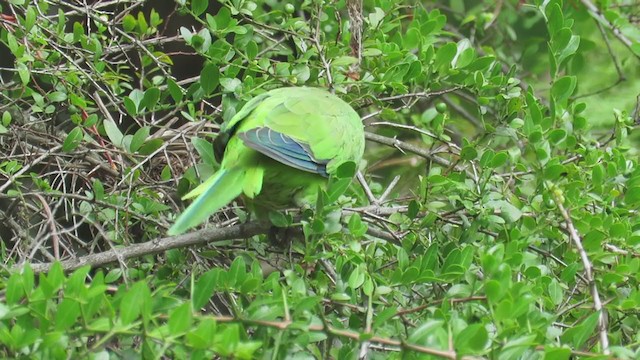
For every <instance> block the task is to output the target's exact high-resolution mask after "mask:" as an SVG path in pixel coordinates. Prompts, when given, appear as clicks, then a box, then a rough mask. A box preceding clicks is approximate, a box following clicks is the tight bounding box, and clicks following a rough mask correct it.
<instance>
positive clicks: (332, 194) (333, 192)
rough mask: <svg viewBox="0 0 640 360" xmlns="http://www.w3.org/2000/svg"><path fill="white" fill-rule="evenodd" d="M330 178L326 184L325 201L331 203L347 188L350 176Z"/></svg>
mask: <svg viewBox="0 0 640 360" xmlns="http://www.w3.org/2000/svg"><path fill="white" fill-rule="evenodd" d="M334 179H335V178H331V179H330V180H329V185H328V186H327V202H328V203H329V204H330V203H333V202H335V201H336V200H338V198H339V197H340V195H342V194H344V192H345V191H346V190H347V189H348V188H349V185H350V184H351V178H348V179H337V180H334Z"/></svg>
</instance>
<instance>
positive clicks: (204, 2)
mask: <svg viewBox="0 0 640 360" xmlns="http://www.w3.org/2000/svg"><path fill="white" fill-rule="evenodd" d="M208 6H209V0H191V11H192V12H193V14H194V15H195V16H200V15H202V13H204V12H205V11H207V7H208Z"/></svg>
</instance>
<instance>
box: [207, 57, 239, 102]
mask: <svg viewBox="0 0 640 360" xmlns="http://www.w3.org/2000/svg"><path fill="white" fill-rule="evenodd" d="M219 79H220V70H219V67H218V66H217V65H215V64H207V65H206V66H205V67H204V68H203V69H202V71H201V72H200V86H201V87H202V90H204V92H205V94H207V95H208V94H211V93H213V91H214V90H215V89H216V88H217V87H218V84H219V83H220V80H219ZM234 80H237V79H234ZM231 91H233V90H231Z"/></svg>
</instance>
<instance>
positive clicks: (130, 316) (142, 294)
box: [120, 281, 150, 326]
mask: <svg viewBox="0 0 640 360" xmlns="http://www.w3.org/2000/svg"><path fill="white" fill-rule="evenodd" d="M149 294H150V291H149V288H148V286H147V284H146V283H145V282H143V281H140V282H137V283H135V284H133V285H132V286H131V288H130V289H129V290H128V291H127V292H126V293H125V294H124V296H123V297H122V300H121V301H120V321H121V322H122V324H123V325H125V326H126V325H129V324H131V323H132V322H133V321H134V320H136V319H137V318H138V316H140V314H142V313H144V312H147V311H148V305H149V302H150V295H149ZM145 308H147V309H145Z"/></svg>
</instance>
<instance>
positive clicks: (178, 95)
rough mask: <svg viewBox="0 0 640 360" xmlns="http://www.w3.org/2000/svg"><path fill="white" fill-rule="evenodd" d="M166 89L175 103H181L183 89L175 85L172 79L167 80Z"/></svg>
mask: <svg viewBox="0 0 640 360" xmlns="http://www.w3.org/2000/svg"><path fill="white" fill-rule="evenodd" d="M167 88H168V89H169V94H171V98H173V101H175V102H176V103H179V102H180V101H182V97H183V96H184V92H183V89H182V88H181V87H180V85H178V83H176V82H175V81H174V80H173V79H167Z"/></svg>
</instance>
